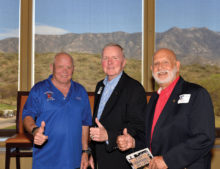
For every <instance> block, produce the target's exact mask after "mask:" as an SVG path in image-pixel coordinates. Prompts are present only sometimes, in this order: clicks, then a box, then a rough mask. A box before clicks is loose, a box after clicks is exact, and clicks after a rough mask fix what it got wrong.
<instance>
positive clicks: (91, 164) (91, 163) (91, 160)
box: [89, 155, 95, 169]
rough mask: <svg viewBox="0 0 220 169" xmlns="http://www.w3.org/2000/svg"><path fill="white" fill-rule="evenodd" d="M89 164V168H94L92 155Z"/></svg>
mask: <svg viewBox="0 0 220 169" xmlns="http://www.w3.org/2000/svg"><path fill="white" fill-rule="evenodd" d="M89 165H90V167H91V169H95V164H94V160H93V157H92V155H91V156H90V158H89Z"/></svg>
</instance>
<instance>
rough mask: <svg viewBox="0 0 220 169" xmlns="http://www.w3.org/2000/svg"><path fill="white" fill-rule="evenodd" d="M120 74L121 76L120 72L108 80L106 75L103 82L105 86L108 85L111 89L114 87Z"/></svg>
mask: <svg viewBox="0 0 220 169" xmlns="http://www.w3.org/2000/svg"><path fill="white" fill-rule="evenodd" d="M121 76H122V72H121V73H120V74H119V75H118V76H117V77H115V78H114V79H112V80H110V81H108V76H106V77H105V79H104V81H103V83H104V85H105V86H110V87H111V89H114V88H115V86H116V85H117V84H118V81H119V79H120V78H121Z"/></svg>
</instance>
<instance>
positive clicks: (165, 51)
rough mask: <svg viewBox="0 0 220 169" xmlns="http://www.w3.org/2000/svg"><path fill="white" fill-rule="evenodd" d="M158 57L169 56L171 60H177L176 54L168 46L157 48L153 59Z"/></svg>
mask: <svg viewBox="0 0 220 169" xmlns="http://www.w3.org/2000/svg"><path fill="white" fill-rule="evenodd" d="M157 57H167V58H168V59H169V60H170V62H176V61H177V60H176V54H175V53H174V52H173V51H172V50H170V49H167V48H161V49H159V50H157V51H156V52H155V53H154V56H153V61H154V60H155V58H157Z"/></svg>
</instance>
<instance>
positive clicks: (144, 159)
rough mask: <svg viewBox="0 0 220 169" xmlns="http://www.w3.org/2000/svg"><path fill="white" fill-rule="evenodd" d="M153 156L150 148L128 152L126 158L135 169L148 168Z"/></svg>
mask: <svg viewBox="0 0 220 169" xmlns="http://www.w3.org/2000/svg"><path fill="white" fill-rule="evenodd" d="M152 158H153V155H152V154H151V152H150V150H149V149H148V148H145V149H142V150H139V151H136V152H134V153H131V154H128V155H127V156H126V159H127V160H128V162H129V164H130V165H131V167H132V168H133V169H148V166H149V163H150V160H151V159H152Z"/></svg>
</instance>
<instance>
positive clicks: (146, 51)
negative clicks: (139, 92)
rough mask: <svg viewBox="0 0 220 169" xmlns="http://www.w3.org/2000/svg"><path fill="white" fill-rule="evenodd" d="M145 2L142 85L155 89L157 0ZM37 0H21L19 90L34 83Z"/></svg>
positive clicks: (4, 133)
mask: <svg viewBox="0 0 220 169" xmlns="http://www.w3.org/2000/svg"><path fill="white" fill-rule="evenodd" d="M142 2H143V41H142V53H143V58H142V72H141V73H142V85H143V86H144V88H145V90H146V91H148V92H151V91H153V90H154V88H153V82H152V75H151V70H150V65H151V63H152V56H153V53H154V47H155V0H148V1H145V0H142ZM34 3H35V0H20V30H19V31H20V32H19V34H20V36H19V37H20V38H19V62H18V91H30V89H31V87H32V86H33V85H34V42H33V37H34V31H33V24H34V22H33V21H34V20H33V11H34V9H33V7H34V5H33V4H34ZM15 132H16V130H15V129H7V130H6V129H0V136H11V135H13V134H14V133H15Z"/></svg>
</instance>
